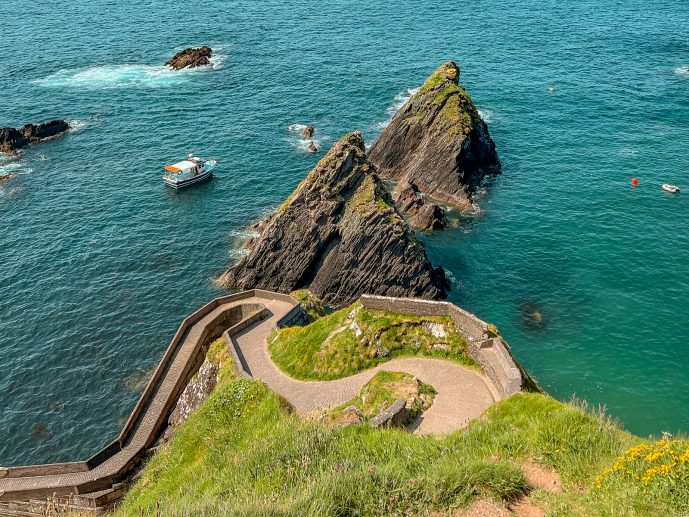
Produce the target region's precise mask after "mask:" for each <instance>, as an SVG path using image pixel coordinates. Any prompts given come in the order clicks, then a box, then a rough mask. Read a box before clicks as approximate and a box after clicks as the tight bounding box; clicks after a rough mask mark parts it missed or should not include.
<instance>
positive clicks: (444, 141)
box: [368, 61, 500, 209]
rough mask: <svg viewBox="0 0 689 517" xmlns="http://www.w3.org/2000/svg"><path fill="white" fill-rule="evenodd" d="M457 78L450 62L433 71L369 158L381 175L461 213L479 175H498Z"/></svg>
mask: <svg viewBox="0 0 689 517" xmlns="http://www.w3.org/2000/svg"><path fill="white" fill-rule="evenodd" d="M459 75H460V70H459V67H458V66H457V64H456V63H455V62H454V61H448V62H447V63H444V64H443V65H441V66H440V67H439V68H438V69H437V70H436V71H435V72H433V74H431V76H430V77H429V78H428V79H426V82H424V83H423V86H422V87H421V89H420V90H419V91H418V92H417V93H416V94H415V95H414V96H413V97H412V98H411V99H410V100H409V101H408V102H407V103H406V104H405V105H404V106H403V107H402V108H401V109H400V110H399V111H398V112H397V114H396V115H395V116H394V117H393V119H392V121H391V122H390V124H389V125H388V127H387V128H385V130H384V131H383V132H382V133H381V135H380V136H379V137H378V138H377V139H376V141H375V142H374V143H373V145H372V146H371V148H370V149H369V151H368V157H369V160H370V161H371V163H373V164H374V165H375V166H376V167H377V168H378V170H379V173H380V175H381V176H387V177H390V178H394V179H397V180H400V181H404V182H406V183H409V184H413V185H415V187H417V188H418V189H419V190H420V191H421V192H422V193H423V194H427V195H429V196H431V197H432V198H434V199H436V200H438V201H441V202H443V203H447V204H448V205H452V206H454V207H457V208H460V209H466V208H470V207H471V202H472V199H471V197H472V194H473V193H474V191H475V190H476V188H477V187H478V185H479V184H480V183H481V180H483V178H484V176H485V175H486V174H499V173H500V161H499V160H498V156H497V153H496V151H495V143H494V142H493V140H492V139H491V137H490V134H489V133H488V127H487V126H486V124H485V122H484V121H483V120H482V119H481V116H480V115H479V113H478V110H477V109H476V106H474V103H473V102H472V100H471V98H470V97H469V94H468V93H467V92H466V91H465V90H464V89H463V88H462V87H461V86H459Z"/></svg>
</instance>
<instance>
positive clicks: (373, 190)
mask: <svg viewBox="0 0 689 517" xmlns="http://www.w3.org/2000/svg"><path fill="white" fill-rule="evenodd" d="M253 228H254V229H255V230H257V231H259V232H260V236H259V237H258V238H256V239H255V240H254V241H252V242H250V243H248V245H249V246H250V251H249V254H248V255H246V256H245V257H244V258H243V259H242V260H241V261H240V262H239V263H238V264H237V265H236V266H234V267H233V268H231V269H230V270H229V271H227V272H226V273H225V274H224V275H223V276H222V277H221V281H222V282H223V283H224V284H225V285H226V286H227V287H231V288H239V289H246V288H254V287H255V288H261V289H269V290H273V291H280V292H284V293H289V292H291V291H294V290H295V289H301V288H308V289H309V290H310V291H311V293H313V294H314V295H315V296H317V297H319V298H320V299H321V300H323V301H324V302H326V303H331V304H344V303H349V302H352V301H354V300H355V299H357V298H358V297H359V295H360V294H362V293H371V294H380V295H387V296H414V297H422V298H432V299H438V298H445V296H446V294H447V289H448V288H449V285H448V282H447V280H446V278H445V272H444V271H443V270H442V268H437V269H436V268H433V266H432V265H431V263H430V262H429V260H428V258H427V257H426V252H425V250H424V247H423V245H422V244H421V243H420V242H419V241H418V240H417V239H416V238H415V236H414V234H413V233H412V231H411V230H410V229H409V227H408V226H407V224H406V223H405V222H404V220H403V219H402V217H401V216H400V215H399V213H398V212H397V210H396V209H395V208H394V205H392V200H391V199H390V198H389V196H388V195H387V194H386V193H385V191H384V190H383V188H382V186H381V183H380V179H379V178H378V176H377V175H376V173H375V167H373V166H372V165H371V164H370V163H369V162H368V160H367V159H366V154H365V148H364V141H363V138H362V137H361V133H359V132H355V133H349V134H347V135H345V136H344V137H343V138H342V139H340V140H339V141H338V142H337V143H336V144H335V145H334V146H333V147H332V149H330V151H329V152H328V154H327V155H326V156H325V157H324V158H322V159H321V160H320V162H318V165H316V167H315V168H314V169H313V170H312V171H311V172H310V173H309V174H308V176H307V177H306V179H304V181H302V182H301V184H300V185H299V186H298V187H297V189H296V190H295V191H294V192H293V193H292V194H291V195H290V196H289V198H288V199H287V200H286V201H285V202H284V203H283V205H282V206H281V207H280V208H279V210H278V211H277V212H276V213H275V214H273V215H272V216H271V217H270V218H269V219H268V221H267V222H265V223H264V224H263V225H259V226H254V227H253Z"/></svg>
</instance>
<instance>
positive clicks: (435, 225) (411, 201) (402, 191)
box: [392, 180, 447, 231]
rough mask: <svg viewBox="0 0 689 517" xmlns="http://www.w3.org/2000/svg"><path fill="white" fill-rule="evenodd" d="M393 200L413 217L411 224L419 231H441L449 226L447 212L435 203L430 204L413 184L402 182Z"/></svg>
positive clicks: (396, 189) (396, 188)
mask: <svg viewBox="0 0 689 517" xmlns="http://www.w3.org/2000/svg"><path fill="white" fill-rule="evenodd" d="M392 199H393V200H394V201H395V203H397V204H398V206H399V207H400V209H401V210H402V211H403V212H405V213H406V214H408V215H410V216H411V219H410V224H411V226H412V227H413V228H416V229H417V230H421V231H427V230H440V229H442V228H445V226H446V225H447V221H446V219H445V211H444V210H443V209H442V208H441V207H440V206H439V205H437V204H435V203H428V202H427V201H426V200H425V199H424V198H423V196H422V195H421V193H420V192H419V188H418V187H417V186H416V185H415V184H413V183H409V182H408V181H406V180H402V181H400V182H399V183H398V184H397V187H395V190H394V191H393V193H392Z"/></svg>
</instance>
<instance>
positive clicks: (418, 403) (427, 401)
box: [325, 371, 436, 424]
mask: <svg viewBox="0 0 689 517" xmlns="http://www.w3.org/2000/svg"><path fill="white" fill-rule="evenodd" d="M435 394H436V391H435V389H433V387H432V386H429V385H428V384H424V383H423V382H421V381H420V380H418V379H417V378H416V377H414V376H413V375H410V374H408V373H403V372H385V371H383V372H378V373H377V374H375V375H374V376H373V378H371V380H370V381H368V382H367V383H366V384H364V386H363V387H362V388H361V391H360V392H359V395H358V396H357V397H356V398H355V399H353V400H350V401H349V402H346V403H344V404H342V405H340V406H338V407H336V408H333V409H331V410H330V411H328V413H327V414H326V415H325V419H326V420H327V421H330V422H334V423H336V424H339V423H345V424H346V423H350V422H351V415H352V414H356V415H357V416H358V417H359V419H361V420H370V419H371V418H373V417H375V416H377V415H378V414H380V412H381V411H384V410H385V409H387V408H388V407H390V406H391V405H392V404H393V403H394V402H395V401H396V400H398V399H403V400H404V401H405V407H406V415H407V417H408V419H407V421H406V422H404V423H405V424H406V423H409V422H412V421H414V420H415V419H416V418H418V417H419V415H421V413H422V412H423V411H425V410H426V409H428V408H429V407H431V404H433V398H434V397H435ZM352 408H356V410H354V409H352Z"/></svg>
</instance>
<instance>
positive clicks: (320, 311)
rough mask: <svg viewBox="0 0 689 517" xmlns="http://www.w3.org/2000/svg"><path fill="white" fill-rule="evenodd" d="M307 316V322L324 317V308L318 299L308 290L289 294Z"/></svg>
mask: <svg viewBox="0 0 689 517" xmlns="http://www.w3.org/2000/svg"><path fill="white" fill-rule="evenodd" d="M290 294H291V295H292V297H294V298H295V299H296V300H297V302H299V305H300V306H301V308H302V309H303V310H304V313H305V314H306V315H307V316H308V318H309V322H313V321H316V320H317V319H318V318H322V317H323V316H325V307H324V306H323V302H322V301H320V300H319V299H318V297H316V296H314V295H312V294H311V293H310V292H309V290H308V289H299V290H297V291H292V292H291V293H290Z"/></svg>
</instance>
